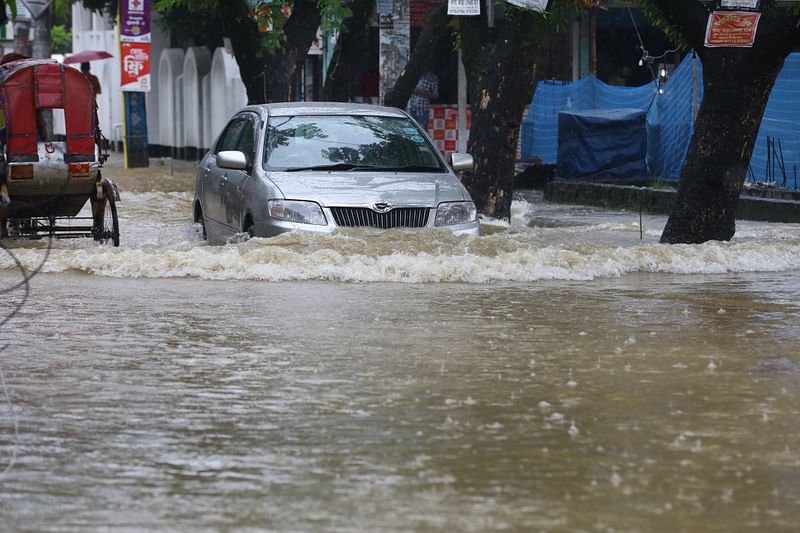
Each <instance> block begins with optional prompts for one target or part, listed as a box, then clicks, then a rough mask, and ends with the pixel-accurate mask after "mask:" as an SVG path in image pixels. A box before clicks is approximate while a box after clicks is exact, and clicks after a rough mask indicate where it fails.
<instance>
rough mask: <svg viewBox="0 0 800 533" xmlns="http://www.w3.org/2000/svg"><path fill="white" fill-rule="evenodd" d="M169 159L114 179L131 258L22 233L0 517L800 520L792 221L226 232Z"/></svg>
mask: <svg viewBox="0 0 800 533" xmlns="http://www.w3.org/2000/svg"><path fill="white" fill-rule="evenodd" d="M165 170H166V169H158V168H155V169H150V170H149V171H140V173H139V174H136V173H124V175H121V176H120V179H119V181H120V182H121V184H122V185H123V203H122V204H120V215H121V218H122V246H121V247H120V248H117V249H113V248H108V247H103V246H97V245H95V244H94V243H93V242H83V241H60V242H56V243H53V245H52V249H51V250H49V251H48V249H47V248H48V246H47V243H46V241H45V242H32V243H8V246H9V247H10V251H11V252H12V253H13V254H14V256H15V257H16V258H17V259H18V260H19V261H21V263H22V264H24V265H25V266H26V267H27V268H29V269H31V268H35V267H36V266H37V265H38V264H40V263H42V261H44V266H43V268H42V273H41V274H39V275H37V276H35V277H34V278H32V280H31V283H30V292H29V294H28V296H27V299H26V300H25V301H24V303H23V305H22V307H21V310H20V311H19V312H18V313H16V314H15V315H14V316H13V317H11V318H10V320H8V321H7V322H6V323H5V324H3V325H2V327H0V345H2V347H3V349H2V352H0V370H1V371H2V377H3V381H4V388H3V391H2V392H3V394H2V395H0V469H3V471H2V474H0V516H2V523H3V526H2V529H3V530H7V531H107V530H124V531H151V530H168V531H230V530H245V531H358V532H361V531H364V532H366V531H370V532H371V531H481V532H482V531H554V532H555V531H656V532H660V531H664V532H673V531H692V532H694V531H726V532H727V531H796V530H797V527H798V524H800V444H798V443H800V412H799V411H798V405H800V387H799V385H800V305H799V304H798V298H797V295H798V289H800V283H799V282H798V273H800V226H797V225H778V224H758V223H739V226H738V231H737V236H736V238H735V239H734V241H732V242H731V243H707V244H704V245H699V246H672V247H669V246H663V245H660V244H658V242H657V241H658V236H659V233H660V229H661V227H663V223H664V219H663V218H660V217H645V219H644V226H645V227H644V228H643V234H644V237H643V239H640V233H639V226H638V213H637V214H630V213H621V212H604V211H598V210H594V209H588V208H582V207H576V206H563V205H554V204H545V203H543V202H538V201H536V200H535V198H534V201H532V202H521V201H520V202H516V203H515V216H514V218H513V219H512V221H511V223H510V224H500V223H497V222H496V221H487V223H486V225H485V230H486V231H485V235H484V236H483V237H480V238H476V239H464V238H454V237H452V236H449V235H446V234H441V233H438V232H433V233H427V232H389V233H387V234H380V233H373V232H369V231H355V232H350V233H344V234H339V235H334V236H329V237H318V236H317V237H309V236H303V235H289V236H282V237H279V238H276V239H254V240H252V241H249V242H234V243H231V244H228V245H225V246H217V247H212V246H207V245H205V244H204V243H203V242H202V241H201V240H200V239H199V238H198V236H197V228H195V227H194V226H193V225H192V224H191V220H190V218H191V216H190V213H191V210H190V206H191V189H192V186H193V178H192V176H191V173H189V172H179V173H177V174H176V175H174V176H169V174H168V173H167V172H165ZM120 174H123V173H122V172H120ZM0 268H2V270H0V281H2V283H3V286H4V287H5V288H6V289H10V288H12V287H14V285H15V284H16V283H18V282H19V281H20V273H19V272H18V270H17V269H15V268H14V266H13V263H12V260H11V259H9V258H6V259H4V262H2V263H0ZM22 289H23V287H20V288H17V289H14V290H11V291H10V292H7V293H6V294H5V295H4V298H5V302H4V306H5V309H6V310H7V311H10V310H11V309H12V308H13V305H14V304H17V303H21V302H22V300H23V298H25V295H24V291H23V290H22Z"/></svg>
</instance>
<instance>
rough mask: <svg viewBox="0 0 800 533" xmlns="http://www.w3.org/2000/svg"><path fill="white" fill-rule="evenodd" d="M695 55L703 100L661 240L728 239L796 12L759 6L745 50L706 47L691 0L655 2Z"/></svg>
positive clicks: (792, 41) (699, 10) (702, 23)
mask: <svg viewBox="0 0 800 533" xmlns="http://www.w3.org/2000/svg"><path fill="white" fill-rule="evenodd" d="M655 3H656V4H657V5H658V6H659V7H660V9H661V10H662V11H663V12H664V13H665V14H666V15H667V17H668V18H669V19H670V21H671V22H672V23H673V24H675V25H676V26H678V27H680V28H681V30H682V32H683V35H684V37H685V38H686V39H687V41H688V42H689V44H690V45H691V46H693V47H694V48H695V50H697V51H698V54H699V55H700V58H701V59H702V61H703V88H704V95H703V103H702V104H701V105H700V109H699V111H698V115H697V123H696V124H695V134H694V136H693V137H692V140H691V143H690V145H689V151H688V153H687V156H686V161H685V162H684V165H683V169H682V171H681V178H680V182H679V184H678V194H677V198H676V202H675V204H674V206H673V209H672V213H671V214H670V216H669V219H668V220H667V224H666V226H665V227H664V231H663V233H662V235H661V242H663V243H671V244H672V243H700V242H705V241H708V240H729V239H731V237H733V235H734V233H735V231H736V221H735V213H736V205H737V203H738V201H739V195H740V193H741V189H742V185H743V184H744V179H745V177H746V171H747V167H748V165H749V164H750V157H751V155H752V153H753V146H754V145H755V142H756V138H757V135H758V128H759V126H760V124H761V117H762V116H763V114H764V108H765V107H766V105H767V100H768V99H769V95H770V92H771V90H772V86H773V84H774V82H775V78H776V77H777V75H778V72H779V71H780V69H781V66H782V65H783V61H784V59H785V57H786V56H787V55H788V54H789V52H790V51H791V50H792V48H793V47H794V46H796V44H797V43H799V42H800V31H799V30H798V28H797V22H798V17H797V16H793V15H791V13H790V12H789V11H788V10H787V9H781V8H771V7H770V8H762V16H761V21H760V24H759V28H758V33H757V35H756V41H755V44H754V46H753V47H752V48H706V47H705V46H704V38H705V28H706V21H707V19H708V12H707V11H706V9H705V8H704V7H703V5H702V4H700V3H699V2H697V1H696V0H657V1H656V2H655Z"/></svg>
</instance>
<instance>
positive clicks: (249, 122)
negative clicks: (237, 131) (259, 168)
mask: <svg viewBox="0 0 800 533" xmlns="http://www.w3.org/2000/svg"><path fill="white" fill-rule="evenodd" d="M257 123H258V122H257V120H256V117H255V116H250V117H247V119H245V127H244V130H243V131H242V136H241V137H240V139H239V145H238V148H236V149H237V150H239V151H240V152H243V153H244V155H245V157H247V163H248V164H250V163H252V162H253V158H254V157H255V151H256V124H257Z"/></svg>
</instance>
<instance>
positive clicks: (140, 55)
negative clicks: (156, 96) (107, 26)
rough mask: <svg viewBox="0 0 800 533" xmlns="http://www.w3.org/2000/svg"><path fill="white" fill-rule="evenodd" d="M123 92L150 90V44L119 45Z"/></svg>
mask: <svg viewBox="0 0 800 533" xmlns="http://www.w3.org/2000/svg"><path fill="white" fill-rule="evenodd" d="M120 46H121V48H122V83H121V85H122V87H120V88H121V89H122V90H123V91H135V92H148V91H149V90H150V43H120Z"/></svg>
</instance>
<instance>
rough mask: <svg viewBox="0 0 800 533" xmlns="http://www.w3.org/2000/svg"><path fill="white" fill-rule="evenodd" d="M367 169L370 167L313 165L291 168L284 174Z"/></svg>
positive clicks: (346, 164)
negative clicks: (304, 171)
mask: <svg viewBox="0 0 800 533" xmlns="http://www.w3.org/2000/svg"><path fill="white" fill-rule="evenodd" d="M362 168H363V169H368V168H372V167H368V166H364V165H355V164H353V163H334V164H332V165H313V166H310V167H293V168H287V169H286V172H300V171H301V170H353V169H362Z"/></svg>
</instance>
